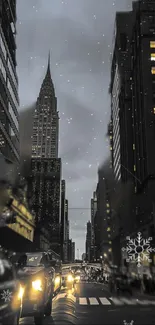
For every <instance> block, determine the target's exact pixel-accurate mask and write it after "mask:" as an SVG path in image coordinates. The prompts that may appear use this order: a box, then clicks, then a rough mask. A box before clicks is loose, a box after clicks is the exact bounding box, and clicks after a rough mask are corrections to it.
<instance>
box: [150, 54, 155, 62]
mask: <svg viewBox="0 0 155 325" xmlns="http://www.w3.org/2000/svg"><path fill="white" fill-rule="evenodd" d="M151 61H155V53H151Z"/></svg>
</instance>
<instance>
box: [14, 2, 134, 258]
mask: <svg viewBox="0 0 155 325" xmlns="http://www.w3.org/2000/svg"><path fill="white" fill-rule="evenodd" d="M130 8H131V1H130V0H115V1H113V0H64V1H60V0H17V17H18V21H17V63H18V76H19V96H20V109H22V110H24V109H27V108H28V107H29V106H31V105H33V104H34V103H35V101H36V99H37V97H38V94H39V90H40V86H41V83H42V80H43V78H44V75H45V72H46V69H47V58H48V53H49V50H50V51H51V74H52V78H53V83H54V85H55V92H56V96H57V100H58V111H59V114H60V127H59V138H60V143H59V156H60V157H61V158H62V163H63V171H62V175H63V178H64V179H65V180H66V185H67V198H68V200H69V218H70V226H71V233H70V235H71V237H72V238H73V240H75V241H76V253H77V250H78V249H79V251H80V255H81V254H82V253H83V252H84V250H85V246H84V245H85V232H86V222H87V221H88V220H90V199H91V197H92V193H93V191H94V190H95V188H96V184H97V170H98V166H99V164H100V163H102V162H103V161H104V160H105V159H106V157H107V156H108V154H109V143H108V140H107V139H106V132H107V124H108V121H109V117H110V97H109V94H108V87H109V82H110V62H111V56H112V55H111V52H112V40H113V32H114V20H115V13H116V11H122V10H129V9H130ZM76 255H77V254H76Z"/></svg>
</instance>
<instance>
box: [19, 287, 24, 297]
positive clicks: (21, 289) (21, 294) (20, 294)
mask: <svg viewBox="0 0 155 325" xmlns="http://www.w3.org/2000/svg"><path fill="white" fill-rule="evenodd" d="M23 295H24V288H23V287H22V286H20V289H19V293H18V299H22V298H23Z"/></svg>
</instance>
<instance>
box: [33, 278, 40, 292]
mask: <svg viewBox="0 0 155 325" xmlns="http://www.w3.org/2000/svg"><path fill="white" fill-rule="evenodd" d="M32 288H33V289H34V290H36V291H42V283H41V280H40V279H38V280H35V281H33V282H32Z"/></svg>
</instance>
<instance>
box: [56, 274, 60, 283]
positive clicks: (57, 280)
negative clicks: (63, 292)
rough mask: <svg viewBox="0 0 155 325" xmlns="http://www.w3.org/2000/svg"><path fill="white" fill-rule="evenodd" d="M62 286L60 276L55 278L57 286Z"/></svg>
mask: <svg viewBox="0 0 155 325" xmlns="http://www.w3.org/2000/svg"><path fill="white" fill-rule="evenodd" d="M59 284H60V276H57V277H56V278H55V285H59Z"/></svg>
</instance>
